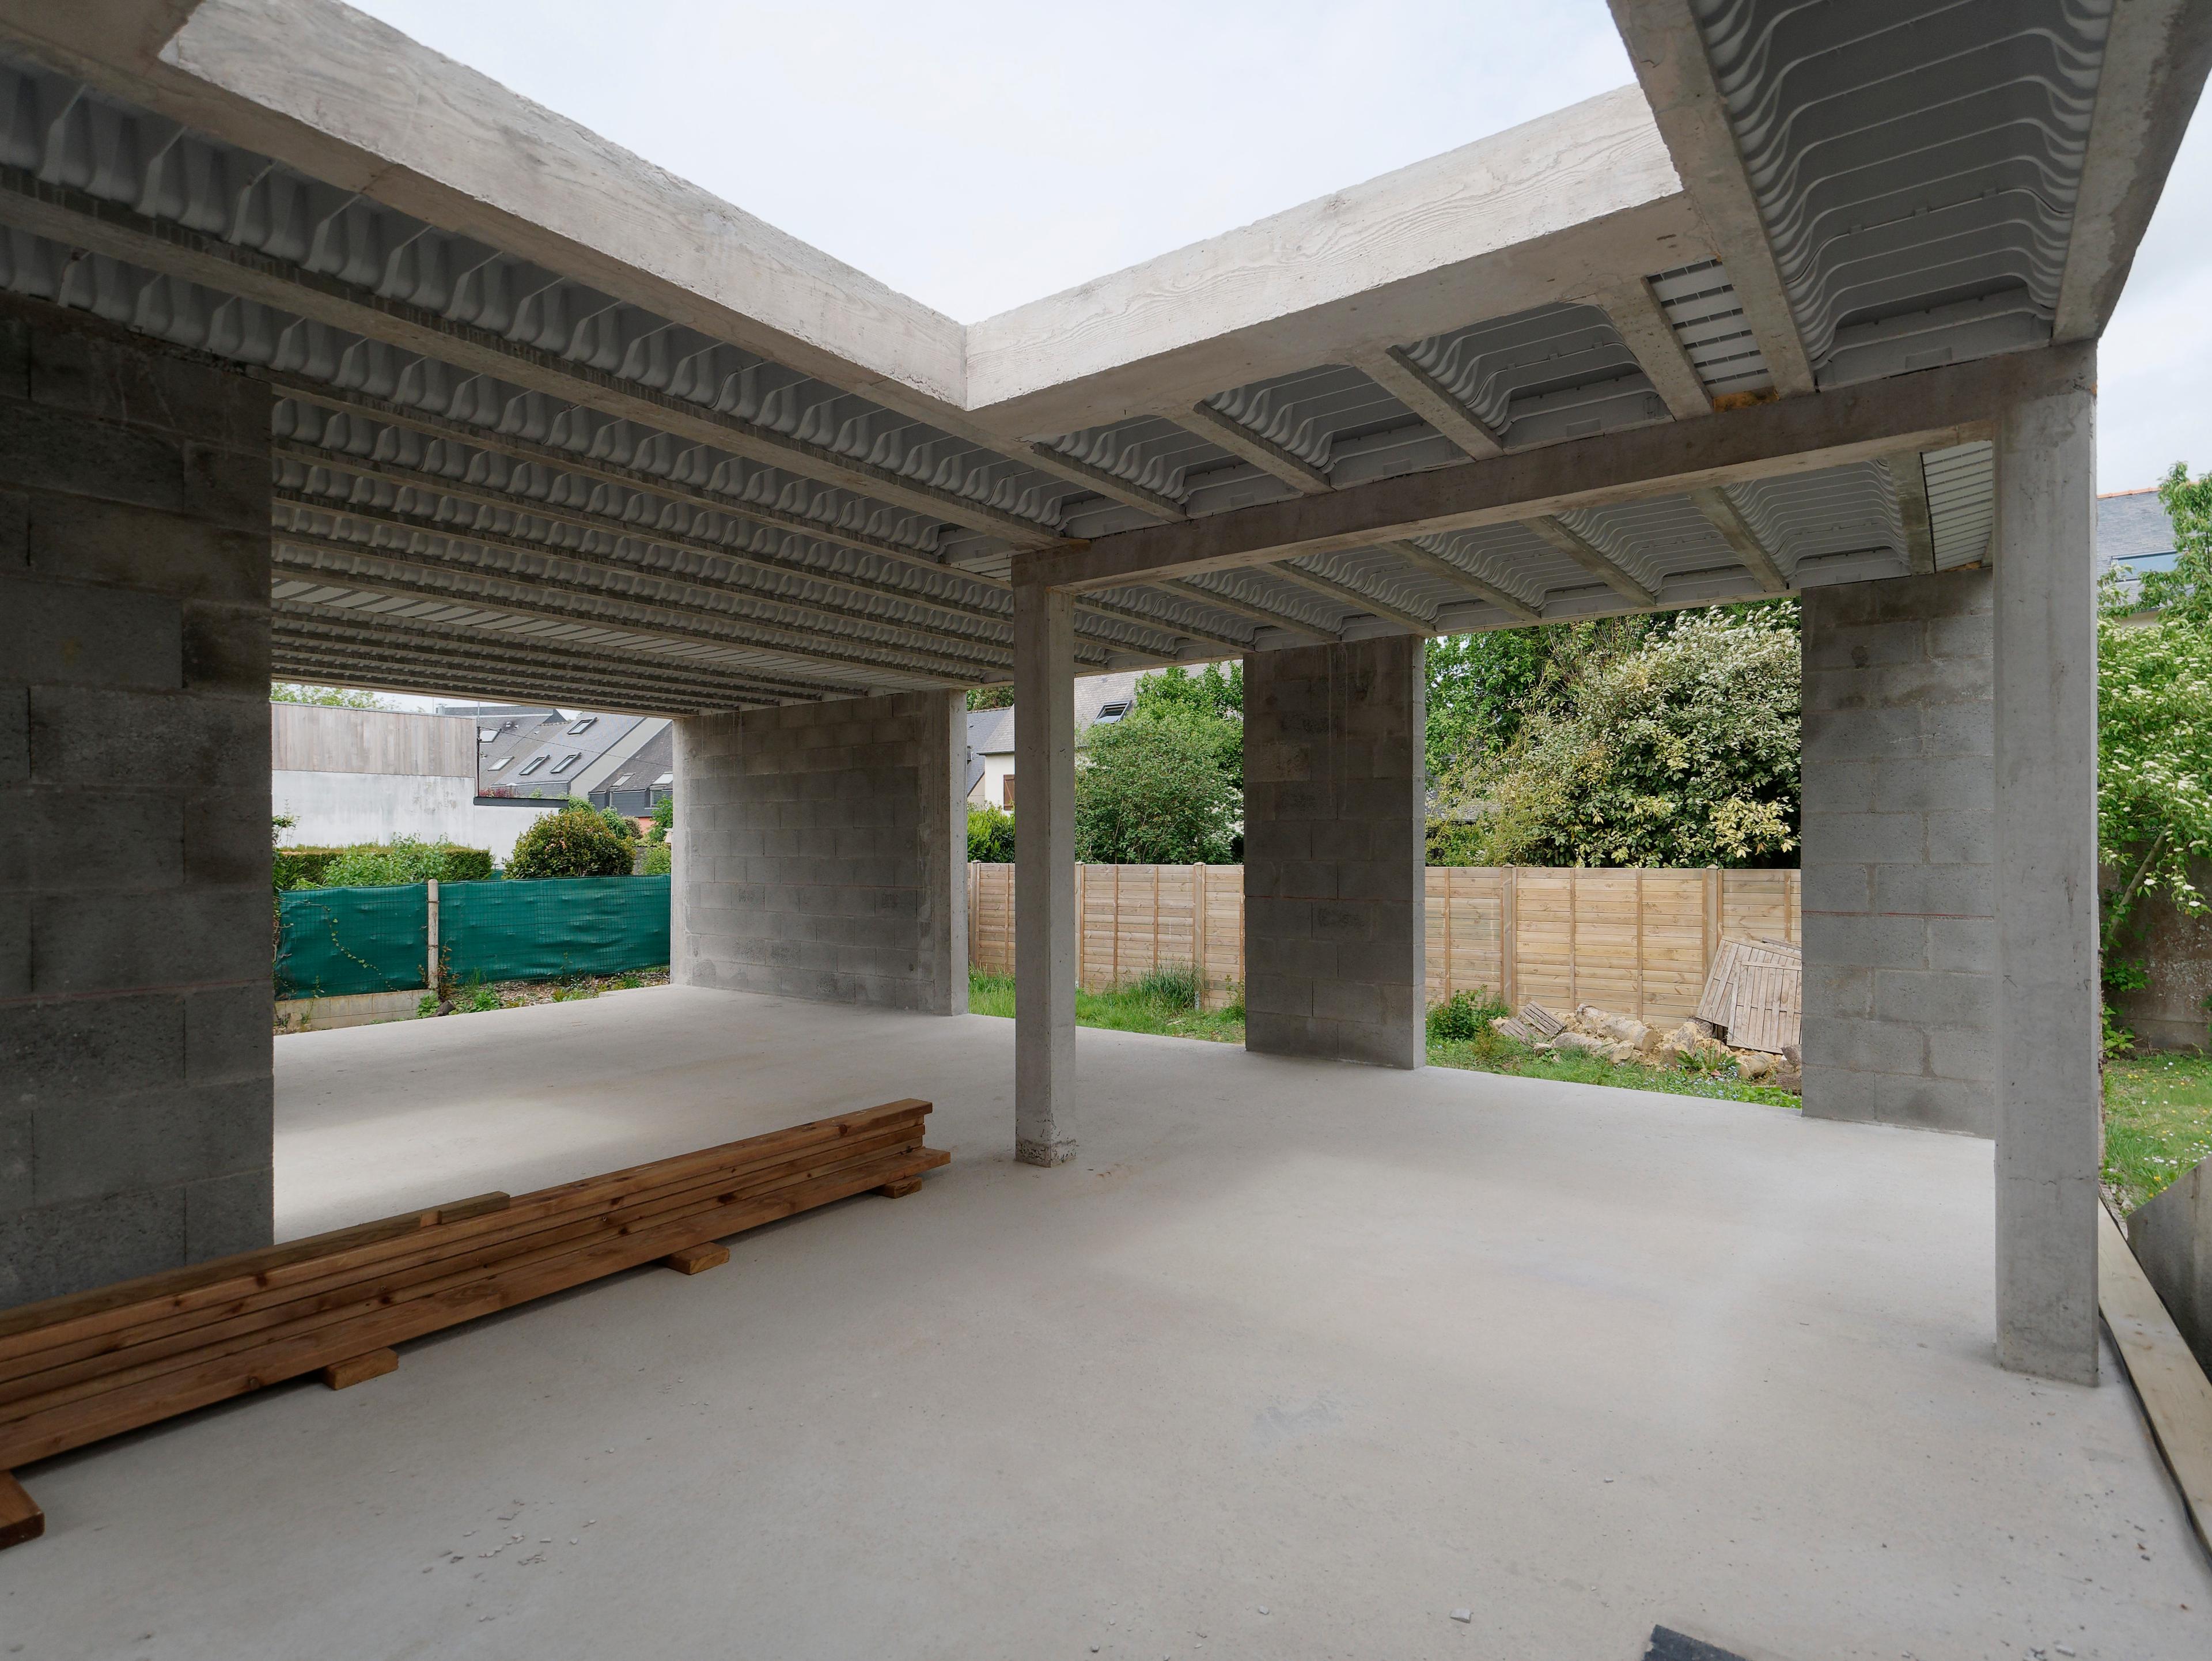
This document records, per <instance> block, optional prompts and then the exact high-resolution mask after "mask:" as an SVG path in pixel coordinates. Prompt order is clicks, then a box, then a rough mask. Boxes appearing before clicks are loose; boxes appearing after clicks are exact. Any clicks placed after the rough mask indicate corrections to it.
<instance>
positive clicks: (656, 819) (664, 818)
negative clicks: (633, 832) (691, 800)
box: [645, 796, 676, 842]
mask: <svg viewBox="0 0 2212 1661" xmlns="http://www.w3.org/2000/svg"><path fill="white" fill-rule="evenodd" d="M675 828H676V798H675V797H674V796H663V797H662V798H661V799H660V800H659V801H657V802H655V803H653V829H652V830H651V831H647V833H646V837H645V839H646V840H647V842H666V841H667V840H668V833H669V832H670V831H673V830H674V829H675Z"/></svg>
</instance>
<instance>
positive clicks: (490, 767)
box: [484, 756, 514, 773]
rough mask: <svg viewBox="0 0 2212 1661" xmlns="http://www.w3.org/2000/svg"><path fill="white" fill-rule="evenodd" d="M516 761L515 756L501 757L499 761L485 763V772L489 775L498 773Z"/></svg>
mask: <svg viewBox="0 0 2212 1661" xmlns="http://www.w3.org/2000/svg"><path fill="white" fill-rule="evenodd" d="M513 759H514V757H513V756H501V757H500V758H499V759H498V760H497V761H494V762H487V763H485V764H484V771H485V772H487V773H496V772H497V771H499V770H500V769H501V768H502V767H504V766H506V765H507V763H509V762H511V761H513Z"/></svg>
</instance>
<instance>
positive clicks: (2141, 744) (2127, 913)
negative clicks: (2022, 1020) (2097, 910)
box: [2097, 578, 2212, 981]
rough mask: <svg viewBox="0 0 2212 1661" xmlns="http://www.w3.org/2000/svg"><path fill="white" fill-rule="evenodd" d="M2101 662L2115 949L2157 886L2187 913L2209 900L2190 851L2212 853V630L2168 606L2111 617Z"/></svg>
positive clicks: (2100, 723) (2101, 637) (2100, 817)
mask: <svg viewBox="0 0 2212 1661" xmlns="http://www.w3.org/2000/svg"><path fill="white" fill-rule="evenodd" d="M2145 581H2146V583H2148V578H2146V579H2145ZM2097 666H2098V674H2097V857H2098V862H2099V863H2100V865H2101V866H2102V867H2104V870H2105V873H2106V876H2105V880H2106V884H2107V886H2106V889H2105V893H2104V902H2105V903H2104V929H2103V932H2104V945H2105V948H2106V952H2112V949H2113V947H2114V945H2115V943H2116V942H2118V940H2120V939H2121V938H2122V936H2123V935H2124V934H2125V933H2126V932H2127V928H2128V924H2129V922H2130V920H2131V919H2132V918H2133V916H2134V915H2135V913H2136V909H2137V908H2138V907H2139V906H2140V905H2141V904H2142V902H2143V901H2144V900H2146V899H2148V898H2149V897H2151V896H2153V895H2162V896H2164V897H2166V899H2167V900H2168V901H2170V902H2172V904H2173V905H2174V907H2175V908H2176V909H2177V910H2180V911H2182V912H2184V913H2185V914H2188V915H2190V916H2202V915H2203V913H2204V912H2206V911H2207V910H2212V904H2208V903H2207V901H2206V898H2205V896H2204V895H2203V892H2202V891H2200V890H2199V889H2198V888H2197V885H2196V883H2195V882H2194V881H2192V880H2191V876H2190V864H2191V861H2197V860H2203V859H2206V858H2209V857H2212V632H2208V631H2207V630H2205V629H2204V628H2203V627H2202V626H2199V625H2197V624H2192V623H2191V622H2188V621H2186V620H2185V619H2184V618H2180V617H2177V616H2175V615H2174V613H2173V611H2171V610H2168V611H2165V612H2164V613H2162V614H2161V615H2160V617H2159V618H2157V619H2156V620H2155V621H2153V622H2150V623H2148V624H2124V623H2120V622H2118V621H2116V620H2113V619H2111V618H2106V620H2104V621H2103V622H2101V623H2100V624H2099V625H2098V631H2097ZM2113 970H2118V972H2120V973H2122V974H2124V973H2125V972H2126V971H2125V970H2124V969H2120V968H2119V966H2118V965H2117V964H2115V965H2113V967H2112V969H2109V970H2108V972H2107V979H2108V981H2109V980H2110V978H2111V975H2112V972H2113Z"/></svg>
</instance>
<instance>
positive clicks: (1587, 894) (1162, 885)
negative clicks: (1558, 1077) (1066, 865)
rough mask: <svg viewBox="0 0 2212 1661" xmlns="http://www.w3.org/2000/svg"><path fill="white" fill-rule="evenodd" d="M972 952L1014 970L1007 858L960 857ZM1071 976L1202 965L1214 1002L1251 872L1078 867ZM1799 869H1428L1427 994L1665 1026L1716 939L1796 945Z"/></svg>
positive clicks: (1233, 950)
mask: <svg viewBox="0 0 2212 1661" xmlns="http://www.w3.org/2000/svg"><path fill="white" fill-rule="evenodd" d="M968 880H969V885H968V953H969V963H970V964H973V965H974V966H975V968H977V969H980V970H985V971H987V972H988V973H992V974H1001V975H1011V974H1012V973H1013V970H1014V867H1012V866H1011V865H973V866H970V867H969V877H968ZM1075 883H1076V886H1075V896H1076V914H1077V916H1079V918H1080V919H1081V934H1082V938H1081V941H1080V950H1079V959H1078V962H1079V968H1078V970H1077V975H1078V982H1079V984H1080V985H1081V986H1082V987H1083V988H1084V989H1085V990H1086V991H1092V992H1102V991H1107V990H1110V989H1113V988H1115V987H1117V986H1127V985H1129V984H1130V983H1133V982H1134V981H1137V980H1139V979H1141V978H1143V977H1144V976H1145V975H1146V973H1148V972H1149V971H1151V970H1153V969H1156V968H1161V967H1174V968H1181V967H1183V966H1185V965H1189V964H1196V965H1198V966H1199V967H1200V969H1201V970H1202V971H1203V978H1204V984H1205V1000H1206V1007H1208V1008H1219V1007H1222V1006H1223V1005H1224V1004H1225V1003H1226V1002H1228V1001H1229V999H1230V998H1231V995H1233V993H1234V991H1235V989H1237V988H1239V987H1241V986H1242V985H1243V982H1244V871H1243V867H1241V866H1235V865H1210V866H1199V865H1170V866H1151V865H1084V866H1078V867H1076V872H1075ZM1799 893H1800V885H1799V879H1798V873H1796V872H1795V871H1716V870H1703V871H1672V870H1623V871H1616V870H1600V869H1595V868H1589V869H1542V868H1539V867H1530V866H1516V867H1504V868H1500V867H1472V866H1468V867H1430V869H1429V870H1428V872H1427V876H1426V912H1427V923H1428V988H1427V990H1428V998H1429V1001H1430V1002H1431V1003H1439V1002H1442V1001H1443V1000H1444V999H1446V998H1449V997H1450V996H1452V995H1454V994H1455V993H1460V992H1486V993H1492V994H1495V995H1500V996H1502V997H1503V999H1504V1001H1505V1002H1506V1003H1508V1004H1510V1005H1511V1006H1513V1007H1516V1008H1518V1007H1520V1006H1521V1005H1522V1003H1523V1002H1526V1001H1528V1000H1529V999H1532V998H1533V999H1534V1000H1536V1001H1539V1002H1541V1003H1545V1004H1550V1005H1553V1006H1554V1007H1559V1008H1562V1009H1571V1008H1572V1007H1574V1006H1575V1005H1577V1004H1580V1003H1594V1004H1598V1005H1601V1006H1602V1007H1605V1008H1607V1009H1613V1010H1618V1011H1620V1012H1621V1013H1628V1014H1635V1015H1638V1016H1641V1017H1642V1018H1643V1019H1645V1020H1647V1021H1650V1022H1651V1023H1653V1024H1654V1025H1673V1024H1674V1023H1675V1022H1677V1021H1680V1020H1681V1019H1683V1018H1684V1017H1685V1016H1687V1015H1690V1014H1692V1013H1695V1012H1696V1010H1697V1007H1698V998H1699V993H1700V992H1701V991H1702V990H1703V989H1704V987H1705V974H1706V970H1708V969H1709V968H1710V967H1711V963H1712V959H1713V957H1714V954H1715V953H1716V952H1718V951H1719V949H1720V946H1721V942H1722V941H1723V940H1724V939H1729V938H1735V939H1768V940H1788V941H1790V942H1792V943H1796V941H1797V940H1799V938H1800V934H1801V932H1802V931H1801V923H1800V916H1799V910H1798V907H1799Z"/></svg>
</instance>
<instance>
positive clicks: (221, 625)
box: [184, 599, 269, 715]
mask: <svg viewBox="0 0 2212 1661" xmlns="http://www.w3.org/2000/svg"><path fill="white" fill-rule="evenodd" d="M184 679H185V686H186V687H187V688H189V689H190V690H191V691H194V692H197V693H200V694H202V695H203V696H210V695H212V696H224V695H228V696H229V697H240V698H254V699H256V700H257V701H258V703H260V704H261V705H262V706H263V711H264V715H265V714H266V710H267V706H268V703H269V611H268V607H267V606H266V605H240V604H237V603H234V602H229V601H221V600H204V599H194V600H186V601H185V606H184Z"/></svg>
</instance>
